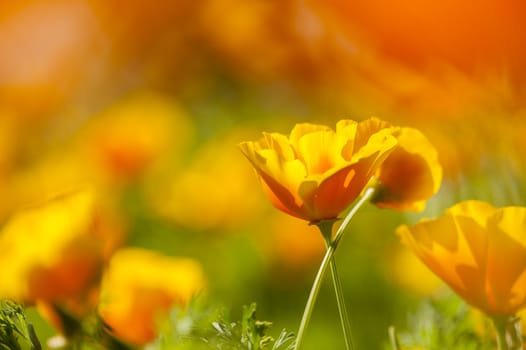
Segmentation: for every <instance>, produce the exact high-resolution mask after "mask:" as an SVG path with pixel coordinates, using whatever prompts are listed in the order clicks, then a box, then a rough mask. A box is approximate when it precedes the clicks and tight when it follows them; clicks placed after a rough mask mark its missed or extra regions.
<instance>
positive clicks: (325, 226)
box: [316, 220, 354, 350]
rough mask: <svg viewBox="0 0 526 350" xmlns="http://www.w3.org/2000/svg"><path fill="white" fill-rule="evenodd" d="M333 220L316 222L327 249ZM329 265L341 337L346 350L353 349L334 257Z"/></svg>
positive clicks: (347, 315)
mask: <svg viewBox="0 0 526 350" xmlns="http://www.w3.org/2000/svg"><path fill="white" fill-rule="evenodd" d="M334 222H335V220H326V221H321V222H319V223H317V224H316V225H317V226H318V228H319V229H320V231H321V233H322V235H323V238H324V241H325V246H326V247H327V249H329V247H330V245H331V240H332V227H333V225H334ZM329 266H330V268H331V277H332V283H333V286H334V293H335V294H336V303H337V305H338V313H339V314H340V323H341V325H342V330H343V337H344V339H345V347H346V349H347V350H353V349H354V346H353V342H352V333H351V321H350V320H349V314H348V312H347V307H346V306H345V299H344V296H343V289H342V284H341V281H340V277H339V275H338V269H337V268H336V261H335V258H334V257H333V258H332V259H331V260H330V261H329Z"/></svg>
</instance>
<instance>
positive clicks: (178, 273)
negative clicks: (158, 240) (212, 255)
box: [99, 248, 204, 344]
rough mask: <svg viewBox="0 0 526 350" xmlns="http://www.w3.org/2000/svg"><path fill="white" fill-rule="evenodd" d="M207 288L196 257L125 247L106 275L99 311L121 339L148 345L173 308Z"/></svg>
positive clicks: (111, 262)
mask: <svg viewBox="0 0 526 350" xmlns="http://www.w3.org/2000/svg"><path fill="white" fill-rule="evenodd" d="M203 287H204V275H203V272H202V270H201V267H200V266H199V264H198V263H197V262H195V261H194V260H191V259H183V258H174V257H168V256H163V255H161V254H159V253H157V252H154V251H149V250H146V249H140V248H125V249H121V250H119V251H117V252H116V253H115V254H114V256H113V258H112V260H111V261H110V265H109V268H108V270H107V271H106V273H105V274H104V277H103V281H102V285H101V295H100V305H99V314H100V315H101V317H102V319H103V320H104V322H105V323H106V324H107V325H108V326H109V327H110V328H111V330H112V331H113V333H114V334H115V336H116V337H118V338H119V339H121V340H123V341H125V342H129V343H133V344H146V343H148V342H150V341H152V340H154V339H155V337H156V334H157V326H158V325H159V324H158V323H159V322H160V321H162V320H163V319H165V318H166V317H167V315H168V311H169V310H170V308H171V307H173V306H176V305H178V306H184V305H186V304H187V303H188V302H189V300H190V298H191V297H192V296H193V295H194V294H195V293H197V292H199V291H200V290H201V289H202V288H203Z"/></svg>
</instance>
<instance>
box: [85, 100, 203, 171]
mask: <svg viewBox="0 0 526 350" xmlns="http://www.w3.org/2000/svg"><path fill="white" fill-rule="evenodd" d="M191 134H192V125H191V122H190V120H189V119H188V118H187V117H186V115H185V114H184V113H183V112H182V111H181V110H180V109H179V107H178V106H177V105H176V104H175V103H173V101H171V100H170V99H169V98H167V97H164V96H162V95H159V94H155V93H137V94H135V95H132V96H130V97H128V98H127V99H124V100H121V101H119V102H118V103H116V104H114V105H112V106H111V107H109V108H108V109H106V110H105V111H104V112H102V113H101V114H99V115H97V116H94V117H93V118H92V120H91V123H89V124H88V125H87V130H86V133H85V135H84V138H82V140H81V141H83V142H84V144H85V147H86V148H87V149H86V152H87V155H88V161H89V162H91V163H92V164H93V165H94V166H95V169H98V170H99V171H101V173H102V175H106V176H108V177H109V178H110V179H111V178H115V179H128V178H132V179H133V178H135V177H137V176H139V175H141V174H142V173H144V172H145V171H146V170H147V169H149V168H151V167H152V166H153V165H154V164H156V162H158V161H159V159H166V158H169V156H171V155H172V154H177V153H180V152H181V150H182V149H183V148H184V146H186V143H187V142H188V141H189V137H190V135H191ZM163 156H164V158H163Z"/></svg>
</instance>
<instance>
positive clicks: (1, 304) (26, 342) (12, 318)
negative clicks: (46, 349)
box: [0, 300, 42, 350]
mask: <svg viewBox="0 0 526 350" xmlns="http://www.w3.org/2000/svg"><path fill="white" fill-rule="evenodd" d="M27 348H30V349H31V350H41V349H42V347H41V345H40V342H39V340H38V338H37V336H36V334H35V331H34V330H33V326H32V325H31V323H28V322H27V320H26V316H25V313H24V308H23V307H22V306H21V305H19V304H17V303H15V302H13V301H10V300H1V301H0V349H1V350H22V349H27Z"/></svg>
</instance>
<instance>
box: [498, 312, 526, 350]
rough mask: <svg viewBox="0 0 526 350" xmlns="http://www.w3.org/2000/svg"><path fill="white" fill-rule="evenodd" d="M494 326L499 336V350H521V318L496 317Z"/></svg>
mask: <svg viewBox="0 0 526 350" xmlns="http://www.w3.org/2000/svg"><path fill="white" fill-rule="evenodd" d="M492 319H493V325H494V326H495V333H496V336H497V349H498V350H521V349H522V335H521V330H520V318H518V317H515V316H513V315H512V316H500V317H499V316H494V317H492Z"/></svg>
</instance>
